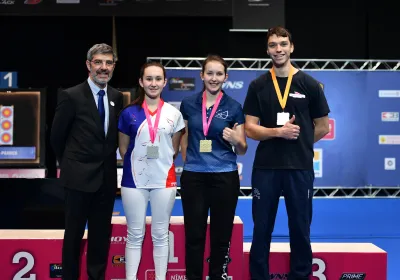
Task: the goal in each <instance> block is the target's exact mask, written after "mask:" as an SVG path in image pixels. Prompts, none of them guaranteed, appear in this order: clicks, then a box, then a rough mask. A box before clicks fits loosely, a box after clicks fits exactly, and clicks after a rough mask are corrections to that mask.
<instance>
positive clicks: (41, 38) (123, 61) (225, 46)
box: [0, 0, 400, 177]
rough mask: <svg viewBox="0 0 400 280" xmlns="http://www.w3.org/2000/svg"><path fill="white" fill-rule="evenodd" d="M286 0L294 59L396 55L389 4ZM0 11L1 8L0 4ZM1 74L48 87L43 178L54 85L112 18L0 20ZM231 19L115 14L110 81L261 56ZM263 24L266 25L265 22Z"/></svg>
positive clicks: (78, 76)
mask: <svg viewBox="0 0 400 280" xmlns="http://www.w3.org/2000/svg"><path fill="white" fill-rule="evenodd" d="M367 2H369V1H363V0H358V1H357V0H347V1H343V0H339V1H322V2H321V1H316V0H303V1H286V8H285V10H286V15H285V19H286V25H285V27H287V28H288V29H289V30H290V31H291V32H292V34H293V40H294V44H295V50H294V53H293V57H294V58H320V59H399V51H398V41H399V39H398V37H399V36H398V34H399V31H398V30H399V27H400V23H399V22H398V20H397V17H396V14H395V13H396V9H395V7H394V2H389V0H381V1H379V3H367ZM0 8H1V7H0ZM0 26H1V43H0V51H1V54H2V58H1V64H0V71H16V72H18V86H19V87H21V88H28V87H33V88H46V89H47V108H46V110H47V121H46V122H47V133H46V135H47V137H46V146H47V156H46V166H47V168H48V170H49V176H50V177H55V175H56V170H55V158H54V154H53V152H52V150H51V148H50V146H49V142H48V135H49V131H50V129H51V123H52V119H53V115H54V109H55V106H56V93H57V89H58V88H60V87H69V86H73V85H76V84H77V83H80V82H82V81H83V80H84V79H86V77H87V71H86V66H85V60H86V53H87V51H88V49H89V48H90V47H91V46H92V45H93V44H96V43H100V42H104V43H108V44H110V45H111V44H112V17H111V16H110V17H75V16H74V17H67V16H66V17H51V16H46V17H44V16H42V17H39V16H35V17H25V16H24V17H23V16H18V17H17V16H2V17H0ZM230 28H232V19H231V18H219V17H211V18H206V17H202V18H200V17H178V18H166V17H164V18H154V17H152V18H145V17H143V18H130V17H117V18H116V31H117V51H118V56H119V61H118V63H117V66H116V70H115V72H114V77H113V79H112V81H111V82H110V84H111V85H112V86H114V87H117V88H131V87H134V86H136V85H137V80H138V74H139V69H140V66H141V65H142V64H143V63H144V62H145V59H146V57H149V56H170V57H186V56H188V57H204V56H206V55H207V54H208V53H217V54H220V55H221V56H223V57H230V58H267V55H266V53H265V46H266V40H265V33H238V32H229V29H230ZM266 28H268V27H266Z"/></svg>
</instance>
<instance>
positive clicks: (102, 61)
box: [86, 54, 115, 88]
mask: <svg viewBox="0 0 400 280" xmlns="http://www.w3.org/2000/svg"><path fill="white" fill-rule="evenodd" d="M86 66H87V69H88V70H89V76H90V78H91V79H92V81H93V82H94V83H95V84H97V85H98V86H99V87H100V88H104V87H105V86H106V84H107V83H108V82H109V81H110V80H111V78H112V75H113V72H114V68H115V63H114V59H113V55H112V54H95V55H93V58H92V60H91V61H89V60H87V61H86Z"/></svg>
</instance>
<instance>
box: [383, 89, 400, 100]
mask: <svg viewBox="0 0 400 280" xmlns="http://www.w3.org/2000/svg"><path fill="white" fill-rule="evenodd" d="M379 97H380V98H400V90H380V91H379Z"/></svg>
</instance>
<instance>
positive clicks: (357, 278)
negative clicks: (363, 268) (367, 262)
mask: <svg viewBox="0 0 400 280" xmlns="http://www.w3.org/2000/svg"><path fill="white" fill-rule="evenodd" d="M366 276H367V274H366V273H347V272H346V273H343V274H342V276H341V277H340V280H344V279H352V280H364V279H365V277H366Z"/></svg>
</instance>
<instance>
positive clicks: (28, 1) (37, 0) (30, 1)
mask: <svg viewBox="0 0 400 280" xmlns="http://www.w3.org/2000/svg"><path fill="white" fill-rule="evenodd" d="M40 2H42V0H25V2H24V4H28V5H36V4H39V3H40Z"/></svg>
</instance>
